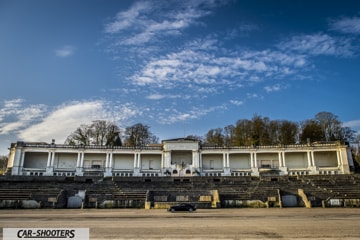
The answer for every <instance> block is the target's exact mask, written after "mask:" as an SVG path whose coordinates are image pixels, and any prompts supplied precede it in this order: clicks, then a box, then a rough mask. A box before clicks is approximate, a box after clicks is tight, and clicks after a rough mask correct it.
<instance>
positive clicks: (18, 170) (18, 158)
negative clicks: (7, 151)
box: [11, 148, 24, 175]
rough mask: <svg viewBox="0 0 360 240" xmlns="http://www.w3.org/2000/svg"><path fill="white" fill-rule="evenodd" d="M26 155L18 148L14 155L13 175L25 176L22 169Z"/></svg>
mask: <svg viewBox="0 0 360 240" xmlns="http://www.w3.org/2000/svg"><path fill="white" fill-rule="evenodd" d="M23 154H24V153H23V152H22V151H21V149H20V148H16V150H15V153H14V160H13V165H12V169H11V175H23V173H22V168H23V166H24V165H23V163H24V161H23V160H22V159H23V156H22V155H23Z"/></svg>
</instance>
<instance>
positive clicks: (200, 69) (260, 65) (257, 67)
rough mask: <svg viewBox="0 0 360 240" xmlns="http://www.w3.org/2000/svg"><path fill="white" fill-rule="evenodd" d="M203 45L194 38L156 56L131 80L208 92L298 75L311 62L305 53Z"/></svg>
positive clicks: (136, 82) (147, 84)
mask: <svg viewBox="0 0 360 240" xmlns="http://www.w3.org/2000/svg"><path fill="white" fill-rule="evenodd" d="M205 41H206V42H211V41H210V40H209V39H206V40H205ZM212 42H215V41H212ZM196 44H197V45H198V46H199V49H196ZM202 47H203V43H202V42H201V41H193V42H192V43H191V48H190V49H185V50H181V51H179V52H173V53H169V54H166V55H164V56H161V55H160V56H159V57H157V58H156V57H153V58H152V59H150V60H149V61H148V62H147V63H146V64H145V65H144V67H143V68H142V69H140V70H139V71H137V72H136V73H135V74H134V75H133V76H132V77H131V78H130V80H131V81H132V84H134V85H137V86H151V87H154V88H158V89H173V88H178V87H180V88H181V89H182V90H185V89H186V90H187V91H192V92H196V91H197V92H200V91H201V92H203V93H204V92H206V91H204V89H207V88H208V89H210V90H211V91H208V93H217V92H221V89H224V88H229V87H231V88H238V87H243V84H242V83H244V82H254V81H255V82H259V81H262V80H266V79H268V78H270V77H271V78H275V79H276V78H277V79H282V78H284V77H287V76H290V75H292V76H294V77H295V75H296V73H298V71H306V70H305V69H304V66H306V65H307V64H308V60H307V58H306V56H305V55H303V54H296V53H287V54H285V53H282V52H280V51H272V50H263V51H255V50H253V51H251V50H247V51H238V52H236V51H231V52H229V51H227V50H225V49H220V48H209V49H208V50H207V51H203V50H202ZM214 89H217V90H216V91H215V90H214Z"/></svg>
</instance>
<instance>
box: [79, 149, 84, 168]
mask: <svg viewBox="0 0 360 240" xmlns="http://www.w3.org/2000/svg"><path fill="white" fill-rule="evenodd" d="M80 167H81V168H83V167H84V152H81V159H80Z"/></svg>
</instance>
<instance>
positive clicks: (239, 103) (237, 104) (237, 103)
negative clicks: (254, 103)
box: [230, 100, 244, 106]
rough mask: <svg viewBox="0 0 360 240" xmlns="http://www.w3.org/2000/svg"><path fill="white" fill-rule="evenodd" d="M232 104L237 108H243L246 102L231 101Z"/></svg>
mask: <svg viewBox="0 0 360 240" xmlns="http://www.w3.org/2000/svg"><path fill="white" fill-rule="evenodd" d="M230 103H231V104H233V105H236V106H241V105H243V104H244V101H239V100H230Z"/></svg>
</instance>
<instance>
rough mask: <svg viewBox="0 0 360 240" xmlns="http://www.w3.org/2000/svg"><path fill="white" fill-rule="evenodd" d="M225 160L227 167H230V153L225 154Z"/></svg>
mask: <svg viewBox="0 0 360 240" xmlns="http://www.w3.org/2000/svg"><path fill="white" fill-rule="evenodd" d="M226 159H227V164H226V165H227V167H228V168H229V167H230V153H227V154H226Z"/></svg>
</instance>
